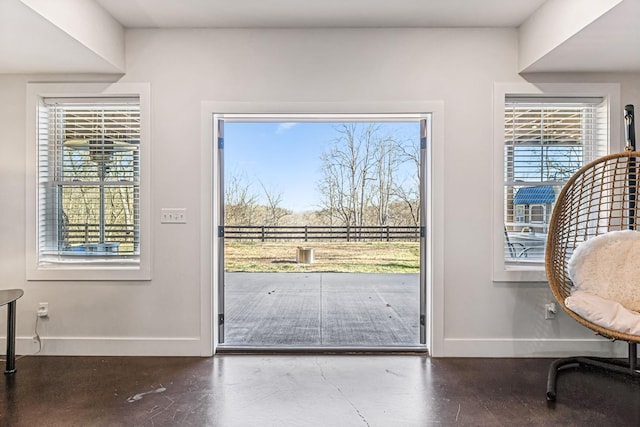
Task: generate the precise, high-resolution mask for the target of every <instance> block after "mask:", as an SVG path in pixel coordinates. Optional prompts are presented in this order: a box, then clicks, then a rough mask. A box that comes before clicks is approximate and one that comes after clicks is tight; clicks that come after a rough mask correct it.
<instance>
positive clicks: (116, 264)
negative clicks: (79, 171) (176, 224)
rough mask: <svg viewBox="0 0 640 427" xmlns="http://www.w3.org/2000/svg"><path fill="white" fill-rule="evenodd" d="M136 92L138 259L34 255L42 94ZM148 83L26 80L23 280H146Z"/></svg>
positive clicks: (129, 94) (88, 95) (148, 268)
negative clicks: (46, 259)
mask: <svg viewBox="0 0 640 427" xmlns="http://www.w3.org/2000/svg"><path fill="white" fill-rule="evenodd" d="M123 97H137V98H138V99H139V100H140V145H139V162H140V171H139V215H140V219H139V233H140V243H139V248H140V255H139V261H138V262H122V260H120V259H118V258H117V257H115V258H114V259H108V258H106V257H101V258H100V260H99V262H95V261H94V262H86V261H84V260H83V259H78V260H77V261H69V262H66V261H65V262H64V263H41V262H40V261H39V250H40V249H39V242H38V238H39V233H38V221H39V207H38V206H39V205H38V191H39V190H38V179H39V178H38V175H39V165H38V156H39V147H38V114H39V110H40V108H41V107H40V106H41V104H42V100H43V99H44V98H76V99H87V100H94V101H95V100H98V101H99V99H100V98H103V99H106V98H123ZM149 117H150V86H149V84H148V83H68V84H64V83H63V84H51V83H32V84H28V85H27V120H26V124H27V129H26V137H27V144H26V161H27V165H26V175H27V176H26V185H27V188H26V193H27V199H26V220H27V221H26V278H27V280H28V281H56V280H82V281H107V280H108V281H113V280H116V281H118V280H124V281H131V280H151V247H152V245H151V221H150V220H151V215H150V213H151V210H150V206H151V205H150V194H151V193H150V176H151V175H150V158H151V157H150V145H151V144H150V120H149Z"/></svg>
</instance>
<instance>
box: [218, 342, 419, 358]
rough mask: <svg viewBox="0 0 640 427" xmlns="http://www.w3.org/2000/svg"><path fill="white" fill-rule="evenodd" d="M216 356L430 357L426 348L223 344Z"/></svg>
mask: <svg viewBox="0 0 640 427" xmlns="http://www.w3.org/2000/svg"><path fill="white" fill-rule="evenodd" d="M215 353H216V354H325V355H326V354H346V355H348V354H353V355H357V354H380V355H382V354H411V355H416V354H420V355H424V356H428V355H429V350H428V349H427V347H426V346H385V347H364V346H357V347H348V346H337V347H329V346H284V347H283V346H245V345H241V346H237V345H235V346H234V345H224V344H221V345H219V346H218V347H217V348H216V352H215Z"/></svg>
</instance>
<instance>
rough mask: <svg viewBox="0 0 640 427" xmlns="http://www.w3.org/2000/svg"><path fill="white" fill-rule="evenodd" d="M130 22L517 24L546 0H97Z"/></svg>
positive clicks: (173, 24) (137, 25) (243, 25)
mask: <svg viewBox="0 0 640 427" xmlns="http://www.w3.org/2000/svg"><path fill="white" fill-rule="evenodd" d="M96 1H97V3H99V4H100V5H101V6H102V7H103V8H104V9H105V10H106V11H107V12H109V13H110V14H111V15H112V16H113V17H115V18H116V19H117V20H118V21H119V22H120V23H121V24H122V25H123V26H124V27H126V28H180V27H182V28H183V27H189V28H192V27H198V28H210V27H218V28H247V27H251V28H267V27H270V28H273V27H277V28H282V27H287V28H299V27H305V28H308V27H316V28H317V27H325V28H335V27H517V26H519V25H520V24H521V23H522V22H523V21H524V20H525V19H527V18H528V17H529V16H530V15H531V14H532V13H533V12H535V10H536V9H537V8H538V7H539V6H540V5H541V4H543V3H544V2H545V1H546V0H483V1H481V2H480V1H478V0H393V1H391V0H322V1H313V0H180V1H175V0H135V1H132V0H96Z"/></svg>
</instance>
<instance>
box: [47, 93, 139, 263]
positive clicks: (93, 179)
mask: <svg viewBox="0 0 640 427" xmlns="http://www.w3.org/2000/svg"><path fill="white" fill-rule="evenodd" d="M40 116H41V130H40V161H39V173H40V201H41V203H40V228H39V230H40V255H41V260H44V261H52V260H53V261H55V260H56V259H57V260H62V261H65V260H74V259H76V260H77V259H78V258H79V257H84V258H86V260H93V261H96V260H104V259H105V258H136V257H137V256H138V255H139V253H140V240H139V235H140V233H139V221H140V218H139V194H140V192H139V185H140V183H139V176H140V151H139V147H140V102H139V99H138V98H125V99H110V98H104V99H102V98H101V99H93V100H88V99H65V98H61V99H53V98H45V99H44V100H43V106H42V108H41V114H40ZM45 123H46V129H47V131H46V132H44V131H43V129H42V128H43V127H44V124H45ZM52 257H53V258H52Z"/></svg>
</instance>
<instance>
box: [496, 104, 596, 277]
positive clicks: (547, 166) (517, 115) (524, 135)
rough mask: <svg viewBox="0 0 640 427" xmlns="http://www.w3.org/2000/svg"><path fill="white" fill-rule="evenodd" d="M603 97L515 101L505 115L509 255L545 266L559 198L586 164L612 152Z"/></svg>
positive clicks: (510, 259)
mask: <svg viewBox="0 0 640 427" xmlns="http://www.w3.org/2000/svg"><path fill="white" fill-rule="evenodd" d="M607 122H608V121H607V111H606V103H605V102H604V100H603V99H602V98H537V97H511V96H507V98H506V100H505V117H504V123H505V127H504V137H505V138H504V219H505V227H504V236H505V239H504V257H505V262H506V263H507V265H518V264H523V265H531V264H534V265H535V264H538V265H543V264H544V252H545V245H546V237H547V230H548V225H549V221H550V219H551V213H552V211H553V206H554V203H555V198H556V197H557V196H558V194H559V193H560V190H561V189H562V186H563V185H564V183H565V182H566V181H567V180H568V179H569V178H570V177H571V176H572V175H573V174H574V173H575V172H576V171H577V170H578V169H580V168H581V167H582V166H583V165H584V164H586V163H588V162H590V161H591V160H594V159H596V158H598V157H600V156H602V155H605V154H606V152H607V146H608V129H607Z"/></svg>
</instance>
